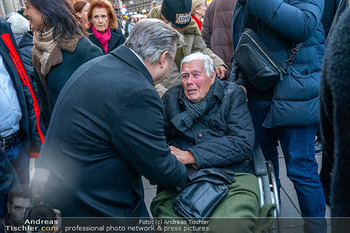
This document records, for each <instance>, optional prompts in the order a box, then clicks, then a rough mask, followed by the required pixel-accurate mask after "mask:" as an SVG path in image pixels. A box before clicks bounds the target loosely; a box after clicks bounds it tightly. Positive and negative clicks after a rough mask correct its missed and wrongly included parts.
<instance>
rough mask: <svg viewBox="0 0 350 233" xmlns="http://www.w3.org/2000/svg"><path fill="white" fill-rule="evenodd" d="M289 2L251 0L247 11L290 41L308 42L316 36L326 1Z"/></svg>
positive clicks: (295, 0)
mask: <svg viewBox="0 0 350 233" xmlns="http://www.w3.org/2000/svg"><path fill="white" fill-rule="evenodd" d="M288 2H289V3H286V2H284V1H283V0H269V1H261V0H249V1H247V10H248V11H249V12H250V13H251V14H253V15H255V16H257V17H258V18H259V19H261V20H262V21H263V22H264V23H266V24H267V25H269V26H270V27H271V28H272V29H274V30H275V31H276V32H278V33H279V34H280V35H283V36H284V37H286V38H288V39H289V40H292V41H295V42H303V41H306V40H307V39H309V38H310V37H311V36H312V35H314V32H315V30H316V28H317V26H318V24H319V23H320V21H321V18H322V14H323V9H324V0H309V1H304V0H290V1H288ZM291 19H292V20H291Z"/></svg>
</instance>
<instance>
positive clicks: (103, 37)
mask: <svg viewBox="0 0 350 233" xmlns="http://www.w3.org/2000/svg"><path fill="white" fill-rule="evenodd" d="M92 31H93V32H94V35H95V36H96V38H97V39H98V40H99V41H100V43H101V44H102V47H103V48H104V50H105V51H106V53H108V41H109V39H111V28H110V27H108V29H107V30H106V31H105V32H103V33H102V32H99V31H97V30H96V29H95V27H94V25H92Z"/></svg>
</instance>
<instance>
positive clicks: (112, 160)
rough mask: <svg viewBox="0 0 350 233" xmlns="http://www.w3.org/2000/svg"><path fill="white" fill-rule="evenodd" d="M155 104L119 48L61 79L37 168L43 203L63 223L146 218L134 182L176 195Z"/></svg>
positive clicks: (179, 178) (178, 171)
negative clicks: (42, 174) (42, 175)
mask: <svg viewBox="0 0 350 233" xmlns="http://www.w3.org/2000/svg"><path fill="white" fill-rule="evenodd" d="M163 112H164V108H163V104H162V101H161V100H160V98H159V96H158V94H157V92H156V90H155V88H154V84H153V80H152V77H151V75H150V73H149V72H148V70H147V69H146V67H145V65H143V63H142V62H141V60H140V59H139V58H138V57H137V56H136V55H135V54H134V53H133V52H132V51H131V50H130V49H129V48H127V47H125V46H120V47H119V48H117V49H116V50H114V51H112V53H110V54H107V55H105V56H101V57H99V58H96V59H94V60H92V61H90V62H88V63H86V64H85V65H83V66H82V67H80V68H79V69H78V70H77V71H76V72H75V73H74V74H73V76H72V77H71V79H70V80H68V82H67V84H66V86H65V87H64V88H63V89H62V91H61V94H60V96H59V98H58V100H57V102H56V106H55V110H54V112H53V114H52V119H51V123H50V127H49V130H48V134H47V137H46V141H45V143H44V145H43V148H42V152H41V155H40V157H39V160H40V161H39V164H38V166H39V167H43V168H46V169H47V170H49V171H50V176H49V178H48V181H47V183H46V186H45V192H44V200H45V202H46V203H49V204H50V205H52V206H53V207H54V208H57V209H59V210H61V211H62V215H63V216H64V217H68V216H70V217H87V216H88V217H95V216H98V217H141V216H142V217H146V216H148V212H147V210H146V206H145V204H144V200H143V199H144V190H143V185H142V181H141V175H143V176H145V177H146V178H147V179H149V180H150V181H152V182H154V183H155V184H159V185H161V186H163V187H167V188H172V189H177V190H181V188H183V186H184V185H185V182H186V169H185V166H184V165H183V164H182V163H180V162H179V161H177V159H176V157H175V156H174V155H172V154H171V153H170V149H169V146H168V145H167V143H166V139H165V137H164V131H163Z"/></svg>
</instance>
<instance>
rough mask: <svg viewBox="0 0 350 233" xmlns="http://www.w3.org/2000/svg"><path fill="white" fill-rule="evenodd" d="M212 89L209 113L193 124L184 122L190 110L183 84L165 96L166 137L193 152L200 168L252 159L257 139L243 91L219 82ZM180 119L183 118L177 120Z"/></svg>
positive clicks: (193, 121)
mask: <svg viewBox="0 0 350 233" xmlns="http://www.w3.org/2000/svg"><path fill="white" fill-rule="evenodd" d="M211 89H212V91H213V92H212V94H211V95H210V96H208V95H209V94H208V95H207V97H206V98H210V99H208V104H207V107H206V110H205V113H204V114H203V115H201V116H198V117H197V118H196V119H193V120H192V122H191V123H190V124H187V123H185V120H184V119H182V118H183V116H185V115H183V114H182V113H183V112H185V111H187V110H186V108H185V105H184V101H185V98H186V97H185V95H184V93H183V88H182V86H181V85H178V86H175V87H173V88H171V89H169V90H168V91H167V92H166V93H165V94H164V95H163V97H162V100H163V102H164V107H165V116H164V118H165V121H164V131H165V136H166V138H167V140H168V142H169V144H170V145H173V146H175V147H177V148H179V149H181V150H188V151H190V152H191V153H192V154H193V156H194V157H195V159H196V163H197V166H198V169H201V168H207V167H215V166H228V165H232V164H238V163H241V162H243V161H245V160H249V159H250V155H251V152H252V148H253V144H254V139H255V137H254V129H253V124H252V120H251V118H250V114H249V110H248V105H247V102H246V95H245V93H244V91H243V89H242V88H241V87H239V86H238V85H236V84H234V83H229V82H226V81H220V80H219V79H216V80H215V82H214V84H212V87H211ZM202 101H203V100H202ZM180 114H181V115H180ZM177 116H181V118H180V119H177V120H175V117H177ZM176 122H178V123H176Z"/></svg>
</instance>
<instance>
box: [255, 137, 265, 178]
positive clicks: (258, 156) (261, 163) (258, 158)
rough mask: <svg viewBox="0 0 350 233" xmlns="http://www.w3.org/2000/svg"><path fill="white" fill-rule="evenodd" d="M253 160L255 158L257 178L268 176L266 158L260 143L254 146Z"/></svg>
mask: <svg viewBox="0 0 350 233" xmlns="http://www.w3.org/2000/svg"><path fill="white" fill-rule="evenodd" d="M252 158H253V164H254V172H255V175H256V176H263V175H267V168H266V163H265V157H264V155H263V153H262V151H261V147H260V144H259V143H255V144H254V147H253V154H252Z"/></svg>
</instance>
